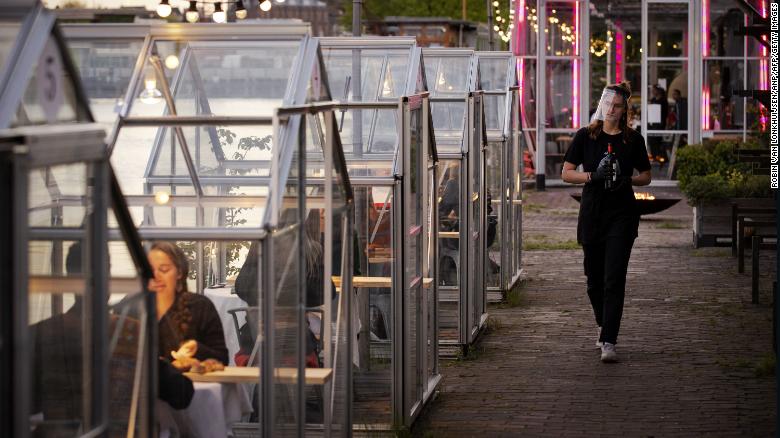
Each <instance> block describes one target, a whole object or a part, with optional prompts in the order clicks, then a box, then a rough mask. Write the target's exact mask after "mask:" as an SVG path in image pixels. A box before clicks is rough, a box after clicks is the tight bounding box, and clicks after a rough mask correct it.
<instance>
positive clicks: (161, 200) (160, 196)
mask: <svg viewBox="0 0 780 438" xmlns="http://www.w3.org/2000/svg"><path fill="white" fill-rule="evenodd" d="M170 200H171V194H170V193H168V192H163V191H159V192H157V193H155V194H154V203H155V204H157V205H165V204H167V203H168V201H170Z"/></svg>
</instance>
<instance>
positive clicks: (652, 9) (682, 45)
mask: <svg viewBox="0 0 780 438" xmlns="http://www.w3.org/2000/svg"><path fill="white" fill-rule="evenodd" d="M647 23H648V30H649V32H650V33H649V34H648V37H647V44H648V52H649V53H648V54H647V56H650V57H653V56H673V57H677V56H681V57H685V56H687V54H688V47H687V45H688V38H687V37H688V4H686V3H658V4H653V3H650V4H648V5H647ZM651 83H652V81H651Z"/></svg>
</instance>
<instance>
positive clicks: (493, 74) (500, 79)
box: [479, 58, 509, 91]
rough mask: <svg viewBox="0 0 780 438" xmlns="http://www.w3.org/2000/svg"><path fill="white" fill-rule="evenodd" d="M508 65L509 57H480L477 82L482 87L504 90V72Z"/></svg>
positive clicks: (505, 86) (505, 81) (486, 89)
mask: <svg viewBox="0 0 780 438" xmlns="http://www.w3.org/2000/svg"><path fill="white" fill-rule="evenodd" d="M508 66H509V58H480V60H479V82H480V85H481V86H482V89H483V90H485V91H488V90H506V88H507V78H506V72H507V67H508Z"/></svg>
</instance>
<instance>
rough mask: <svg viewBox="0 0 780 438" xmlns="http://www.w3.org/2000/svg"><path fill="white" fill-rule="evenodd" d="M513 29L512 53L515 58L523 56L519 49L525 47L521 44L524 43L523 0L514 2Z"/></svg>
mask: <svg viewBox="0 0 780 438" xmlns="http://www.w3.org/2000/svg"><path fill="white" fill-rule="evenodd" d="M513 20H514V25H515V27H514V29H512V53H514V55H515V56H520V55H525V53H521V52H524V50H521V47H525V46H524V45H523V44H522V42H524V41H525V0H517V1H515V17H514V18H513ZM521 37H522V39H521Z"/></svg>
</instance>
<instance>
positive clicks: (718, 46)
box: [703, 0, 752, 57]
mask: <svg viewBox="0 0 780 438" xmlns="http://www.w3.org/2000/svg"><path fill="white" fill-rule="evenodd" d="M703 4H705V5H708V7H709V23H708V24H709V26H708V28H709V45H708V48H707V52H706V53H705V54H704V55H705V56H737V57H742V55H743V54H744V52H745V38H744V37H737V36H735V35H734V32H735V31H736V30H737V29H739V28H740V27H743V26H744V25H745V24H746V22H745V14H744V13H742V11H741V10H740V9H739V8H738V7H737V5H736V4H735V3H734V2H732V1H729V0H709V1H707V2H703ZM748 39H752V37H751V38H748Z"/></svg>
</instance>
